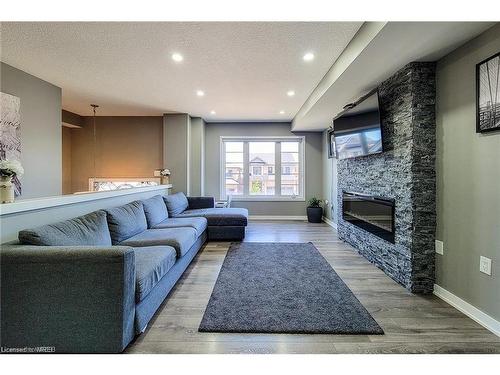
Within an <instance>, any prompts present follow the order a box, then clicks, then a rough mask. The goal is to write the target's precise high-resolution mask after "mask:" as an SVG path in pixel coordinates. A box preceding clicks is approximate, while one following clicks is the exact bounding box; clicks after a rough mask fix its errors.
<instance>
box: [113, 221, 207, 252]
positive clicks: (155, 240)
mask: <svg viewBox="0 0 500 375" xmlns="http://www.w3.org/2000/svg"><path fill="white" fill-rule="evenodd" d="M197 238H198V235H197V233H196V230H194V229H193V228H168V229H148V230H145V231H144V232H142V233H139V234H137V235H135V236H133V237H130V238H128V239H126V240H125V241H122V242H120V245H121V246H132V247H145V246H165V245H166V246H172V247H173V248H174V249H175V251H176V252H177V257H178V258H180V257H182V256H183V255H184V254H186V253H187V252H188V251H189V249H190V248H191V246H193V244H194V243H195V242H196V239H197Z"/></svg>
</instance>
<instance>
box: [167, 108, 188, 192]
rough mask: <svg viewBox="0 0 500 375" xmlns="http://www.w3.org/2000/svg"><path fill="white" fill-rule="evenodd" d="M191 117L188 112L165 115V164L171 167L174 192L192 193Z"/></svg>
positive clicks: (171, 181)
mask: <svg viewBox="0 0 500 375" xmlns="http://www.w3.org/2000/svg"><path fill="white" fill-rule="evenodd" d="M190 124H191V118H190V117H189V115H188V114H186V113H180V114H165V115H163V166H164V168H168V169H170V172H171V173H172V174H171V176H170V183H171V184H172V185H173V186H172V192H173V193H176V192H180V191H182V192H184V193H186V194H188V195H189V194H190V191H189V190H190V189H189V188H190V186H189V168H190V159H191V155H190V153H191V150H190V145H191V143H190V142H188V140H189V138H190V126H191V125H190Z"/></svg>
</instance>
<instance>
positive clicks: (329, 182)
mask: <svg viewBox="0 0 500 375" xmlns="http://www.w3.org/2000/svg"><path fill="white" fill-rule="evenodd" d="M321 158H322V159H323V197H322V199H323V201H328V204H327V203H326V202H325V205H324V208H323V216H324V217H326V218H327V219H329V220H331V221H333V222H334V223H335V224H337V222H338V218H337V213H338V204H337V159H335V158H332V159H328V130H325V131H324V132H323V152H322V156H321Z"/></svg>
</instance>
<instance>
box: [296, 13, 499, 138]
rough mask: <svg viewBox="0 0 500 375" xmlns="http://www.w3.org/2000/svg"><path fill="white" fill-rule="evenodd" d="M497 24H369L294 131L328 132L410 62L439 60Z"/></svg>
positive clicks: (302, 112)
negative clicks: (350, 105) (348, 110)
mask: <svg viewBox="0 0 500 375" xmlns="http://www.w3.org/2000/svg"><path fill="white" fill-rule="evenodd" d="M493 25H494V22H388V23H365V24H364V25H363V26H362V28H361V29H360V30H359V32H358V34H357V35H356V36H355V37H354V39H353V40H352V43H351V44H350V45H349V46H348V47H347V48H346V50H345V51H344V52H343V53H342V55H341V56H340V57H339V59H338V60H337V61H336V62H335V64H334V65H333V66H332V68H331V69H330V71H329V72H328V73H327V74H326V75H325V78H324V79H323V80H322V81H321V83H320V85H318V87H317V88H316V89H315V90H314V91H313V93H312V94H311V96H310V97H309V98H308V99H307V101H306V102H305V103H304V105H303V106H302V108H301V109H300V110H299V111H298V113H297V114H296V116H295V118H294V120H293V124H292V128H293V130H295V131H299V130H300V131H318V130H324V129H326V128H328V127H329V126H330V125H331V123H332V119H333V118H334V117H335V116H336V115H337V114H338V113H339V112H341V111H342V108H343V107H344V106H345V105H346V104H348V103H352V102H354V101H356V100H357V99H359V98H360V97H361V96H362V95H363V94H366V93H367V92H369V91H370V90H372V89H374V88H375V87H377V86H378V85H379V84H380V83H381V82H383V81H384V80H386V79H387V78H389V77H390V76H391V75H393V74H394V73H395V72H396V71H397V70H399V69H400V68H402V67H403V66H405V65H406V64H408V63H410V62H412V61H436V60H438V59H440V58H441V57H443V56H445V55H446V54H448V53H449V52H451V51H453V50H454V49H455V48H457V47H459V46H460V45H462V44H464V43H465V42H467V41H468V40H470V39H472V38H474V37H475V36H477V35H479V34H481V33H482V32H484V31H485V30H487V29H488V28H490V27H492V26H493ZM478 62H479V61H478ZM471 84H473V82H471Z"/></svg>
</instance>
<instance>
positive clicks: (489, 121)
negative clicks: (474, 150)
mask: <svg viewBox="0 0 500 375" xmlns="http://www.w3.org/2000/svg"><path fill="white" fill-rule="evenodd" d="M498 130H500V53H497V54H496V55H494V56H491V57H489V58H487V59H486V60H484V61H481V62H480V63H479V64H477V65H476V132H477V133H485V132H491V131H498Z"/></svg>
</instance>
